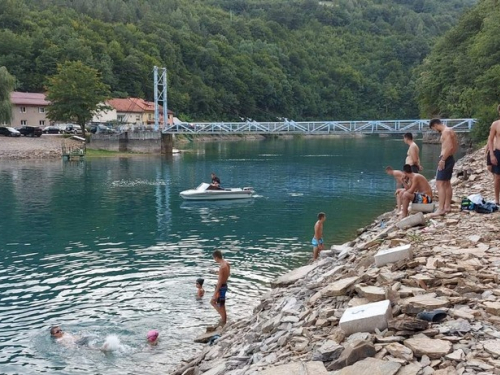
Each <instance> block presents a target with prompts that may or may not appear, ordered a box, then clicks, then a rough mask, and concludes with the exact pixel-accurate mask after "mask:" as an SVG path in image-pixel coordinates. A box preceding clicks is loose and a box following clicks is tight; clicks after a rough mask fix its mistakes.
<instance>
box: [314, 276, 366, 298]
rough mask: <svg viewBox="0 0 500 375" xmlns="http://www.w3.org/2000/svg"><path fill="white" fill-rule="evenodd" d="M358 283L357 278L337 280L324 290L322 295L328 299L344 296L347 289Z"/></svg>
mask: <svg viewBox="0 0 500 375" xmlns="http://www.w3.org/2000/svg"><path fill="white" fill-rule="evenodd" d="M356 281H358V277H357V276H354V277H348V278H346V279H340V280H337V281H335V282H333V283H331V284H330V285H328V286H327V287H325V288H323V289H322V290H321V294H322V295H324V296H327V297H335V296H343V295H345V293H346V292H347V289H349V288H350V287H351V286H353V285H354V284H355V283H356Z"/></svg>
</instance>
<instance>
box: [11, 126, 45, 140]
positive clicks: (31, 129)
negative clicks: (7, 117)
mask: <svg viewBox="0 0 500 375" xmlns="http://www.w3.org/2000/svg"><path fill="white" fill-rule="evenodd" d="M17 130H18V131H19V133H21V134H22V135H24V136H25V137H27V136H28V135H29V136H30V137H40V136H41V135H42V129H41V128H39V127H38V126H29V125H24V126H21V127H20V128H17Z"/></svg>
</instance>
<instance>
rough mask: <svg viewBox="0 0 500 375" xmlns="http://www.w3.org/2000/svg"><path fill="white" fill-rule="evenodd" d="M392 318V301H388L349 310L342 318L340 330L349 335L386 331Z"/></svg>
mask: <svg viewBox="0 0 500 375" xmlns="http://www.w3.org/2000/svg"><path fill="white" fill-rule="evenodd" d="M391 318H392V309H391V301H389V300H388V299H386V300H383V301H380V302H375V303H368V304H366V305H361V306H355V307H350V308H348V309H347V310H346V311H345V312H344V314H343V315H342V318H340V323H339V325H340V328H341V329H342V331H344V332H345V333H346V334H347V335H350V334H353V333H356V332H374V331H375V328H378V329H379V330H381V331H382V330H384V329H386V328H387V321H388V320H389V319H391Z"/></svg>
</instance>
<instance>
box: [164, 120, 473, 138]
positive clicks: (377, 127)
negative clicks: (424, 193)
mask: <svg viewBox="0 0 500 375" xmlns="http://www.w3.org/2000/svg"><path fill="white" fill-rule="evenodd" d="M429 121H430V120H376V121H308V122H295V121H292V120H286V119H285V121H282V122H257V121H245V122H192V123H186V122H183V123H180V124H175V125H168V126H167V127H165V128H163V129H162V132H163V133H169V134H178V133H190V134H264V135H265V134H318V135H325V134H403V133H407V132H412V133H423V132H427V131H429ZM441 121H442V122H443V123H444V124H446V125H447V126H448V127H451V128H453V130H455V131H456V132H459V133H467V132H470V131H471V130H472V128H473V127H474V124H475V123H476V120H475V119H471V118H467V119H441Z"/></svg>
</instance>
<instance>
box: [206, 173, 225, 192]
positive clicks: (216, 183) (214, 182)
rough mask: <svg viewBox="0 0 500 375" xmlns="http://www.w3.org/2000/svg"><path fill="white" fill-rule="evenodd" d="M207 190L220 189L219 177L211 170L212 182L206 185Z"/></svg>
mask: <svg viewBox="0 0 500 375" xmlns="http://www.w3.org/2000/svg"><path fill="white" fill-rule="evenodd" d="M207 190H222V188H221V187H220V178H219V177H217V176H216V175H215V173H213V172H212V183H211V184H210V186H209V187H208V189H207Z"/></svg>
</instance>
